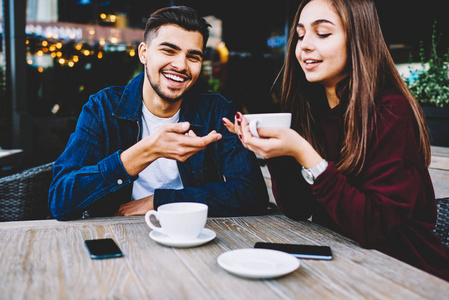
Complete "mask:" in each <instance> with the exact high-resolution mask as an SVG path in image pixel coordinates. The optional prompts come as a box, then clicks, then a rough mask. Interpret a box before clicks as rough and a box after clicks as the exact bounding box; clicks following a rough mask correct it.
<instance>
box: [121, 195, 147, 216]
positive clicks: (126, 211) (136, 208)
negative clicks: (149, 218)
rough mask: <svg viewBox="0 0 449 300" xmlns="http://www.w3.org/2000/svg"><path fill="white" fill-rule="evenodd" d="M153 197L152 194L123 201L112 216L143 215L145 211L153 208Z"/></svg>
mask: <svg viewBox="0 0 449 300" xmlns="http://www.w3.org/2000/svg"><path fill="white" fill-rule="evenodd" d="M153 197H154V195H151V196H148V197H145V198H142V199H139V200H134V201H131V202H127V203H123V204H122V205H120V207H119V208H118V210H117V212H116V213H115V215H114V216H137V215H144V214H146V213H147V211H149V210H152V209H154V205H153Z"/></svg>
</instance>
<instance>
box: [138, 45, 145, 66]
mask: <svg viewBox="0 0 449 300" xmlns="http://www.w3.org/2000/svg"><path fill="white" fill-rule="evenodd" d="M138 50H139V60H140V62H141V63H142V64H145V63H146V61H147V45H146V44H145V43H144V42H141V43H140V44H139V48H138Z"/></svg>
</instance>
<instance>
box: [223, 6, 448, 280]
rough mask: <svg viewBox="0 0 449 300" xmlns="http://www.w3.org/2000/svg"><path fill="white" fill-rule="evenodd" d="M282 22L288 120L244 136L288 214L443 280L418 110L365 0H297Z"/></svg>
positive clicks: (444, 256)
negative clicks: (288, 24)
mask: <svg viewBox="0 0 449 300" xmlns="http://www.w3.org/2000/svg"><path fill="white" fill-rule="evenodd" d="M294 24H295V26H294V27H293V28H292V29H291V32H290V38H289V43H288V52H287V57H286V62H285V68H284V70H283V83H282V108H283V111H287V112H291V113H292V129H288V128H260V129H259V130H258V132H259V135H260V136H261V137H263V138H262V139H259V138H256V137H253V136H252V135H251V133H250V131H249V128H248V124H247V120H246V118H245V117H244V116H243V115H242V114H240V113H238V114H237V115H236V118H235V120H234V121H235V123H231V122H230V121H229V120H227V119H224V120H223V121H224V123H225V125H226V127H228V129H229V130H230V131H232V132H235V133H237V134H239V137H240V139H241V141H242V143H243V144H244V145H245V146H246V147H247V148H248V149H250V150H252V151H254V152H256V153H259V154H260V155H262V156H263V157H264V158H266V159H267V161H268V167H269V170H270V173H271V178H272V183H273V193H274V196H275V199H276V202H277V204H278V206H279V208H280V209H281V210H282V211H283V212H284V213H285V214H286V215H287V216H288V217H290V218H292V219H295V220H304V219H308V218H310V217H312V220H313V221H314V222H317V223H319V224H322V225H324V226H326V227H328V228H330V229H332V230H335V231H337V232H340V233H342V234H344V235H346V236H348V237H350V238H352V239H354V240H355V241H357V242H358V243H360V245H361V246H363V247H366V248H373V249H377V250H379V251H382V252H384V253H386V254H388V255H391V256H393V257H395V258H397V259H400V260H402V261H404V262H407V263H409V264H411V265H414V266H416V267H418V268H420V269H422V270H424V271H427V272H429V273H432V274H434V275H436V276H438V277H441V278H443V279H446V280H449V249H447V248H445V247H444V246H443V245H442V243H441V239H440V238H439V237H438V236H437V235H435V234H434V233H433V231H432V229H433V228H434V227H435V222H436V202H435V194H434V190H433V186H432V182H431V180H430V176H429V172H428V169H427V168H428V166H429V164H430V143H429V137H428V132H427V127H426V122H425V119H424V116H423V113H422V110H421V108H420V106H419V104H418V103H417V101H416V100H415V99H414V97H413V96H412V95H411V93H410V92H409V91H408V89H407V87H406V85H405V84H404V82H403V80H402V79H401V77H400V75H399V73H398V72H397V70H396V68H395V65H394V62H393V60H392V58H391V56H390V54H389V51H388V48H387V46H386V44H385V41H384V38H383V36H382V32H381V28H380V25H379V20H378V16H377V12H376V9H375V6H374V3H373V2H372V1H371V0H305V1H303V3H302V4H301V5H300V6H299V8H298V11H297V13H296V17H295V23H294Z"/></svg>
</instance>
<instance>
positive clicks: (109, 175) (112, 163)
mask: <svg viewBox="0 0 449 300" xmlns="http://www.w3.org/2000/svg"><path fill="white" fill-rule="evenodd" d="M121 152H122V151H117V152H115V153H114V154H112V155H110V156H108V157H106V158H105V159H103V160H102V161H100V163H99V168H100V172H101V174H102V176H103V178H104V180H105V181H106V182H107V184H108V185H109V186H110V187H111V189H112V190H113V191H115V190H118V189H119V188H121V187H123V186H125V185H127V184H129V183H131V182H133V181H134V180H136V179H137V178H138V176H130V175H129V174H128V173H127V172H126V170H125V167H124V166H123V163H122V160H121V159H120V153H121Z"/></svg>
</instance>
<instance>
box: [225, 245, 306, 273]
mask: <svg viewBox="0 0 449 300" xmlns="http://www.w3.org/2000/svg"><path fill="white" fill-rule="evenodd" d="M217 262H218V264H219V265H220V267H222V268H223V269H225V270H226V271H228V272H230V273H233V274H235V275H238V276H242V277H248V278H257V279H262V278H274V277H279V276H282V275H285V274H288V273H290V272H293V271H294V270H296V269H297V268H298V267H299V259H297V258H296V257H294V256H293V255H291V254H288V253H285V252H281V251H277V250H270V249H253V248H250V249H239V250H232V251H228V252H225V253H223V254H221V255H220V256H219V257H218V259H217Z"/></svg>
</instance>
